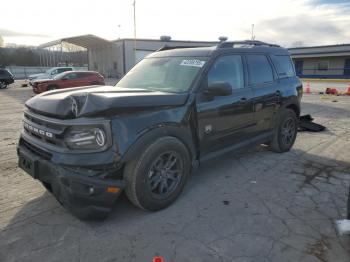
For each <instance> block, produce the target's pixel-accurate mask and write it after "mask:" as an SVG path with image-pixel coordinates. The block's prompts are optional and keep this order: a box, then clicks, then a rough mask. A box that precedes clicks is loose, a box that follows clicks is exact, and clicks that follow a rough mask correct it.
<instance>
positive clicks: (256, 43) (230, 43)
mask: <svg viewBox="0 0 350 262" xmlns="http://www.w3.org/2000/svg"><path fill="white" fill-rule="evenodd" d="M235 45H243V46H245V45H247V46H270V47H280V46H279V45H275V44H269V43H265V42H261V41H257V40H245V41H224V42H221V43H220V44H219V45H218V46H217V48H234V47H235Z"/></svg>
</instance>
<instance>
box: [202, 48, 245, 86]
mask: <svg viewBox="0 0 350 262" xmlns="http://www.w3.org/2000/svg"><path fill="white" fill-rule="evenodd" d="M215 82H227V83H229V84H230V85H231V86H232V89H238V88H243V87H244V74H243V64H242V58H241V56H240V55H228V56H222V57H219V58H218V59H217V60H216V61H215V63H214V64H213V66H212V67H211V68H210V71H209V72H208V85H210V84H212V83H215Z"/></svg>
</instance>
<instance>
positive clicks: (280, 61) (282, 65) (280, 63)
mask: <svg viewBox="0 0 350 262" xmlns="http://www.w3.org/2000/svg"><path fill="white" fill-rule="evenodd" d="M271 58H272V60H273V63H274V65H275V67H276V69H277V73H278V77H279V78H284V77H291V76H294V75H295V73H294V68H293V64H292V61H291V59H290V57H289V56H287V55H273V56H271Z"/></svg>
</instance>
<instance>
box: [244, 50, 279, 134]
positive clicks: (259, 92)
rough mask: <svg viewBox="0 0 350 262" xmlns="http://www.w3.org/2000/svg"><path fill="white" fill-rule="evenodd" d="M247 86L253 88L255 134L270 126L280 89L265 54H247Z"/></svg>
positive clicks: (268, 128) (266, 129)
mask: <svg viewBox="0 0 350 262" xmlns="http://www.w3.org/2000/svg"><path fill="white" fill-rule="evenodd" d="M246 60H247V67H248V75H249V86H250V87H251V88H252V90H253V96H254V100H253V106H254V123H255V134H259V133H263V132H265V131H268V130H270V129H271V128H272V122H273V118H274V114H275V111H276V108H277V106H278V103H279V97H280V91H279V90H278V88H277V85H276V84H275V74H274V71H273V69H272V68H273V67H272V65H271V62H270V60H269V58H268V57H267V56H266V55H265V54H247V55H246Z"/></svg>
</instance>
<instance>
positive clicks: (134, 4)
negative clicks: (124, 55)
mask: <svg viewBox="0 0 350 262" xmlns="http://www.w3.org/2000/svg"><path fill="white" fill-rule="evenodd" d="M133 6H134V62H135V64H136V0H134V3H133Z"/></svg>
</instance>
